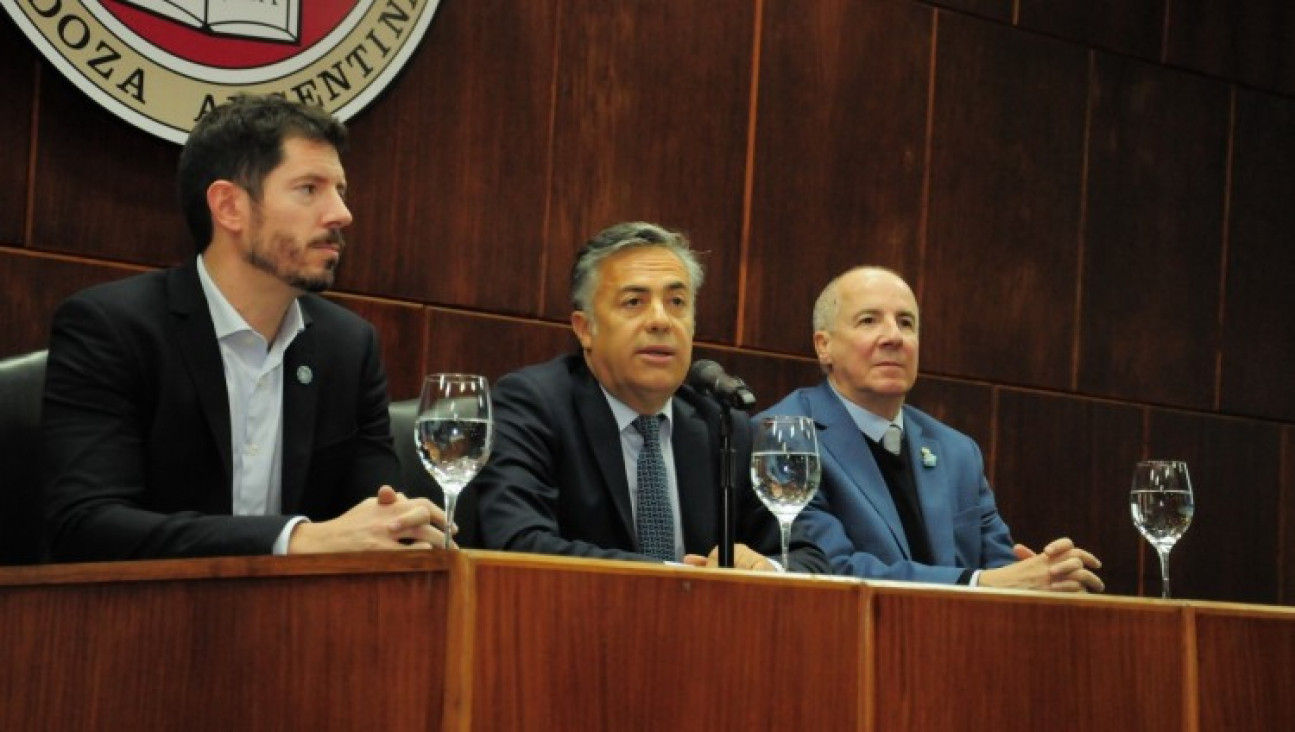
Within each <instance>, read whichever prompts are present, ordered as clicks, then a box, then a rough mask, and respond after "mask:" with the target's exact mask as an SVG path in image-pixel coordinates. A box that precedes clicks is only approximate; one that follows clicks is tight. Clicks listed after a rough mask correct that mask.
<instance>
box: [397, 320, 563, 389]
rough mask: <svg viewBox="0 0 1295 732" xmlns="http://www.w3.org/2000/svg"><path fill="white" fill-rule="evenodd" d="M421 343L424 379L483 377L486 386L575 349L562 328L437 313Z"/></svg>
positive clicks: (554, 325)
mask: <svg viewBox="0 0 1295 732" xmlns="http://www.w3.org/2000/svg"><path fill="white" fill-rule="evenodd" d="M426 342H427V346H426V348H425V350H424V352H423V353H424V355H423V363H424V370H425V371H427V372H428V373H431V372H435V371H467V372H469V373H476V374H483V375H485V376H486V378H488V379H490V381H491V383H494V382H496V381H498V380H499V377H501V376H503V375H504V374H506V373H508V372H510V371H515V370H517V369H519V368H521V367H523V366H529V365H531V364H535V363H542V362H544V361H548V360H549V359H552V358H556V357H557V356H560V355H562V354H564V353H569V352H572V351H574V350H575V349H576V346H577V344H576V339H575V336H574V335H572V333H571V328H570V327H569V326H566V325H558V324H555V323H537V322H529V321H523V320H513V319H509V318H499V317H494V316H490V315H484V314H474V313H469V312H461V311H455V310H443V309H440V308H434V309H432V310H431V311H430V312H429V318H428V320H427V336H426ZM420 388H421V382H420ZM404 396H418V393H417V391H415V392H413V393H411V394H407V395H404ZM402 398H403V396H402Z"/></svg>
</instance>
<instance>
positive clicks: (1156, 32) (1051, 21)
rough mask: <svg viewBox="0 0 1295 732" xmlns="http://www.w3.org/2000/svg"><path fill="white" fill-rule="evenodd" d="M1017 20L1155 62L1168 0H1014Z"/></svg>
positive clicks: (1029, 25) (1089, 44)
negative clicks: (1017, 8) (1016, 6)
mask: <svg viewBox="0 0 1295 732" xmlns="http://www.w3.org/2000/svg"><path fill="white" fill-rule="evenodd" d="M1018 2H1019V5H1020V12H1019V13H1018V16H1019V17H1018V19H1017V21H1018V23H1019V24H1020V26H1021V27H1022V28H1029V29H1031V30H1038V31H1042V32H1044V33H1048V34H1051V35H1055V36H1059V37H1061V38H1065V39H1067V40H1070V41H1077V42H1079V43H1082V44H1084V45H1087V46H1096V47H1099V48H1107V49H1110V50H1112V51H1118V52H1120V53H1127V54H1131V55H1133V56H1139V57H1141V58H1144V59H1148V60H1152V61H1156V60H1159V59H1160V47H1161V43H1162V40H1161V39H1162V38H1163V36H1164V29H1165V5H1166V3H1167V2H1168V0H1018Z"/></svg>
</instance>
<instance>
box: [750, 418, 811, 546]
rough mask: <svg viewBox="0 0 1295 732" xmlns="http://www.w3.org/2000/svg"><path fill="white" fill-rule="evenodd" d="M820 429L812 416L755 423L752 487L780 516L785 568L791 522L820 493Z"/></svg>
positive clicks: (769, 419)
mask: <svg viewBox="0 0 1295 732" xmlns="http://www.w3.org/2000/svg"><path fill="white" fill-rule="evenodd" d="M819 475H820V474H819V465H818V432H817V430H816V429H815V427H814V420H812V419H810V418H809V417H764V418H762V419H760V420H758V421H757V422H756V423H755V434H754V435H752V444H751V486H752V487H753V488H755V494H756V495H757V496H759V497H760V500H761V501H762V502H764V505H765V506H766V507H768V509H769V511H770V512H771V513H773V515H774V516H775V517H777V519H778V527H779V528H780V529H781V530H782V568H783V569H785V570H790V569H791V565H790V564H788V563H787V545H788V543H789V542H790V540H791V524H792V522H793V521H795V520H796V516H797V515H799V514H800V511H801V509H803V508H804V507H805V504H807V503H809V500H810V499H811V498H813V497H814V494H815V493H816V492H818V482H819Z"/></svg>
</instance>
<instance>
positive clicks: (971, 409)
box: [906, 375, 995, 482]
mask: <svg viewBox="0 0 1295 732" xmlns="http://www.w3.org/2000/svg"><path fill="white" fill-rule="evenodd" d="M906 402H907V403H908V404H911V405H913V406H914V407H917V408H918V409H920V410H922V411H923V412H926V413H927V414H929V415H931V416H932V417H935V418H936V419H938V420H940V421H941V422H944V423H945V424H947V425H949V426H950V427H952V428H954V429H956V430H959V431H961V432H965V433H966V434H967V435H968V436H969V437H971V439H973V440H975V441H976V444H977V445H979V446H980V451H981V453H982V454H983V455H984V457H985V474H986V475H987V476H989V478H990V479H991V482H992V479H993V477H994V473H993V470H994V420H995V415H994V388H993V387H992V386H989V385H986V384H973V383H970V382H966V381H956V380H954V379H941V378H939V377H935V376H926V375H923V376H921V377H920V378H919V379H918V380H917V385H916V386H914V387H913V391H912V392H911V393H910V394H909V396H908V399H907V400H906Z"/></svg>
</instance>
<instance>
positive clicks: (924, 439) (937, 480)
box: [904, 407, 957, 567]
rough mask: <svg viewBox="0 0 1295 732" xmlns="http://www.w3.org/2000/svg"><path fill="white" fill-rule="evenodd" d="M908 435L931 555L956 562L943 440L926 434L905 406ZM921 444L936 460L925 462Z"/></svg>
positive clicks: (947, 562)
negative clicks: (932, 463) (929, 462)
mask: <svg viewBox="0 0 1295 732" xmlns="http://www.w3.org/2000/svg"><path fill="white" fill-rule="evenodd" d="M904 432H905V439H907V441H908V451H909V455H908V458H909V469H910V470H912V471H913V484H914V485H915V486H917V497H918V501H919V502H920V503H921V504H922V520H923V521H924V522H926V534H927V537H928V538H929V543H930V545H931V554H932V555H933V556H932V559H933V560H934V562H935V564H937V565H940V566H945V567H953V566H957V558H956V556H955V552H956V547H954V545H953V542H952V537H953V504H954V501H953V496H951V495H950V492H951V491H952V487H951V486H950V485H949V482H948V478H949V470H948V465H947V463H945V464H943V465H942V464H941V463H940V461H939V456H940V455H941V454H942V453H943V452H944V451H943V449H942V446H941V444H940V441H939V440H937V439H934V437H932V436H929V435H927V434H926V432H925V430H923V429H922V425H921V424H920V423H919V422H918V420H917V419H915V418H914V417H913V412H912V410H910V409H908V408H907V407H905V415H904ZM922 448H926V449H927V450H929V451H930V454H932V455H934V456H935V458H936V460H935V464H934V465H932V466H930V467H927V466H926V465H924V464H923V463H922Z"/></svg>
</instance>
